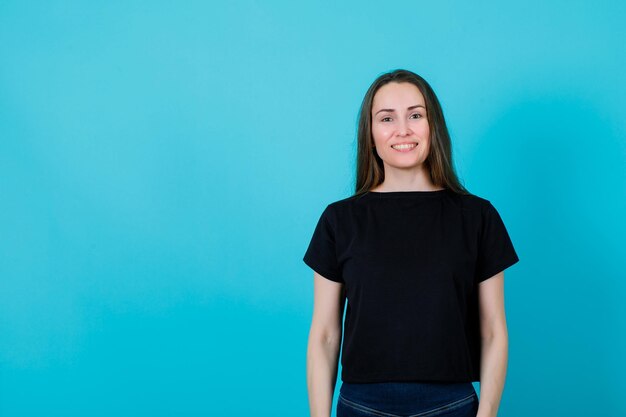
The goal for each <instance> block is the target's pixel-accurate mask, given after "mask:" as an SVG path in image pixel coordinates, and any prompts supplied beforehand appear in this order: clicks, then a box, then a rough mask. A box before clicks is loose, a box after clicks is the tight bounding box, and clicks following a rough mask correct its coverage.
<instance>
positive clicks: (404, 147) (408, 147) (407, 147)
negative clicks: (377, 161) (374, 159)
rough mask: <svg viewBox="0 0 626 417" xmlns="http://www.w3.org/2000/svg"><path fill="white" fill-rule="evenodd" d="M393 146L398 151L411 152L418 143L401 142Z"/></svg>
mask: <svg viewBox="0 0 626 417" xmlns="http://www.w3.org/2000/svg"><path fill="white" fill-rule="evenodd" d="M391 147H392V148H393V149H395V150H396V151H398V152H410V151H412V150H413V149H415V148H417V143H415V142H412V143H400V144H396V145H391Z"/></svg>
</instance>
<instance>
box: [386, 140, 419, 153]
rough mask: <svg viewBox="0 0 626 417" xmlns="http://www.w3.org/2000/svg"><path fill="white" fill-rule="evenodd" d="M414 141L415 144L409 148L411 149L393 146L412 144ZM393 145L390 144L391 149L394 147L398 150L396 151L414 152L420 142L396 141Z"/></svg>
mask: <svg viewBox="0 0 626 417" xmlns="http://www.w3.org/2000/svg"><path fill="white" fill-rule="evenodd" d="M412 143H414V144H415V146H414V147H412V148H409V149H395V148H393V145H402V144H412ZM393 145H390V146H389V147H390V148H391V149H393V150H394V151H396V152H402V153H406V152H413V151H414V150H415V149H417V148H418V146H419V144H418V143H417V142H398V143H394V144H393Z"/></svg>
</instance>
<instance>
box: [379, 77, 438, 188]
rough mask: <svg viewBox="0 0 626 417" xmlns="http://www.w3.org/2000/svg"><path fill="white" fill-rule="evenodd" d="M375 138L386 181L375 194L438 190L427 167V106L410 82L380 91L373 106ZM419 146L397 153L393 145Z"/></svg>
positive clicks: (396, 84)
mask: <svg viewBox="0 0 626 417" xmlns="http://www.w3.org/2000/svg"><path fill="white" fill-rule="evenodd" d="M372 136H373V139H374V146H375V150H376V152H377V153H378V156H380V158H381V159H382V160H383V166H384V171H385V180H384V181H383V182H382V183H381V184H379V185H378V186H377V187H375V188H373V189H372V190H373V191H383V192H387V191H433V190H438V189H441V187H436V186H435V185H434V184H433V182H432V180H431V178H430V174H429V173H428V171H427V170H426V168H425V165H424V161H426V158H427V157H428V152H429V150H430V126H429V125H428V118H427V117H426V103H425V101H424V96H422V93H421V92H420V90H419V89H418V88H417V87H416V86H415V85H413V84H411V83H396V82H391V83H388V84H385V85H383V86H382V87H380V88H379V89H378V91H377V92H376V95H375V96H374V100H373V103H372ZM400 143H413V144H417V146H415V147H414V148H412V149H409V150H404V152H401V150H396V149H394V148H393V147H392V145H396V144H400Z"/></svg>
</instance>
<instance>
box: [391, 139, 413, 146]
mask: <svg viewBox="0 0 626 417" xmlns="http://www.w3.org/2000/svg"><path fill="white" fill-rule="evenodd" d="M411 143H417V142H416V141H414V140H410V141H408V142H396V143H392V144H391V145H389V146H393V145H407V144H411Z"/></svg>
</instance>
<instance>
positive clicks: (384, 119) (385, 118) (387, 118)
mask: <svg viewBox="0 0 626 417" xmlns="http://www.w3.org/2000/svg"><path fill="white" fill-rule="evenodd" d="M387 120H391V117H388V116H387V117H383V118H382V119H380V121H381V122H386V121H387Z"/></svg>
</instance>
